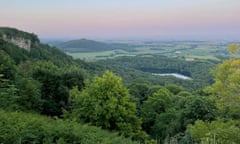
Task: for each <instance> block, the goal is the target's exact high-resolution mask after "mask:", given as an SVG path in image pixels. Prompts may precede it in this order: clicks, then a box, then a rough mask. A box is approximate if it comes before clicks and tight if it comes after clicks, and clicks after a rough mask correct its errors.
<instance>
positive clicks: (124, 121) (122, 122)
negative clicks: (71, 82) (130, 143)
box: [70, 71, 144, 138]
mask: <svg viewBox="0 0 240 144" xmlns="http://www.w3.org/2000/svg"><path fill="white" fill-rule="evenodd" d="M70 96H71V99H72V101H73V103H74V104H73V116H74V117H77V118H80V120H83V121H84V122H88V123H90V124H92V125H95V126H99V127H102V128H104V129H109V130H115V131H119V132H120V134H123V135H124V136H127V137H134V138H138V137H141V136H142V135H144V133H142V132H141V120H140V119H139V118H138V117H137V116H136V115H135V113H136V105H135V104H134V103H132V102H129V100H130V95H129V93H128V90H127V89H126V88H125V87H124V86H123V85H122V82H121V78H119V77H117V76H116V75H114V74H113V73H112V72H109V71H106V72H105V73H104V74H103V76H102V77H95V78H94V79H93V81H92V83H91V84H89V85H87V86H86V88H85V89H84V90H83V91H82V92H81V93H80V92H79V91H78V89H77V88H74V89H73V90H71V92H70Z"/></svg>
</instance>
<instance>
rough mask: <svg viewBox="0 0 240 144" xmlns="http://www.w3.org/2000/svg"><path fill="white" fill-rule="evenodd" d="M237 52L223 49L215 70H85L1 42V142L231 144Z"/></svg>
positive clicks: (132, 62)
mask: <svg viewBox="0 0 240 144" xmlns="http://www.w3.org/2000/svg"><path fill="white" fill-rule="evenodd" d="M1 33H9V37H14V36H19V35H21V36H22V37H25V38H30V39H31V38H32V39H35V40H36V36H35V35H33V34H29V33H25V32H22V31H18V30H16V29H6V28H2V29H0V34H1ZM238 52H239V50H238V46H237V45H231V46H229V53H230V56H231V58H230V59H229V60H224V61H222V62H221V63H217V62H215V61H208V60H205V61H194V62H185V61H183V60H181V59H178V58H168V57H163V56H155V55H153V56H151V57H121V58H117V59H113V60H111V61H110V60H105V61H99V62H94V63H87V62H84V61H82V60H74V59H72V58H71V57H70V56H67V55H66V54H65V53H63V52H61V51H60V50H59V49H57V48H53V47H50V46H48V45H45V44H41V43H40V42H39V40H38V39H37V40H36V41H35V42H34V43H33V45H32V47H31V51H30V52H28V51H25V50H24V49H21V48H19V47H17V46H15V45H13V44H11V43H8V42H6V41H4V40H1V39H0V143H4V144H5V143H6V144H8V143H9V144H12V143H26V144H27V143H59V144H60V143H61V144H63V143H83V144H95V143H117V144H119V143H122V144H127V143H129V144H130V143H160V144H163V143H171V144H174V143H179V144H181V143H182V144H186V143H189V144H193V143H210V144H229V143H232V144H237V143H239V141H240V115H239V114H240V111H239V110H240V105H239V104H240V97H239V93H240V83H239V82H240V69H239V68H240V60H239V53H238ZM155 71H156V72H161V71H167V72H172V71H173V72H179V73H182V74H185V75H188V76H191V77H192V78H193V80H192V81H184V80H177V79H175V78H172V77H169V78H162V77H154V76H151V72H155Z"/></svg>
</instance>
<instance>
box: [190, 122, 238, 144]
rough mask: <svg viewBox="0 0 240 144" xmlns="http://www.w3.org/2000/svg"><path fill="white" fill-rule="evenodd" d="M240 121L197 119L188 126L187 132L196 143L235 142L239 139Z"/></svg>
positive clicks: (227, 143) (218, 143)
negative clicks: (206, 120) (205, 120)
mask: <svg viewBox="0 0 240 144" xmlns="http://www.w3.org/2000/svg"><path fill="white" fill-rule="evenodd" d="M239 124H240V121H228V122H224V120H222V119H219V120H216V121H213V122H204V121H202V120H197V121H196V122H195V124H194V125H189V126H188V132H189V133H190V134H191V136H192V137H193V138H194V141H195V142H198V143H204V144H205V143H209V144H237V143H239V141H240V127H239Z"/></svg>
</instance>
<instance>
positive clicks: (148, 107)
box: [141, 88, 173, 136]
mask: <svg viewBox="0 0 240 144" xmlns="http://www.w3.org/2000/svg"><path fill="white" fill-rule="evenodd" d="M172 100H173V97H172V94H171V93H170V92H169V91H168V90H167V89H165V88H161V89H159V90H158V91H157V92H155V93H153V95H151V96H149V97H148V99H147V100H146V101H145V102H144V104H143V108H142V109H141V117H142V119H143V129H144V130H145V131H146V132H147V133H149V134H151V135H152V136H155V135H161V133H158V132H157V133H155V132H154V131H155V130H156V129H158V128H157V127H156V124H157V117H159V116H161V114H162V113H165V112H166V111H167V109H168V108H170V107H171V106H172V104H173V103H172V102H173V101H172Z"/></svg>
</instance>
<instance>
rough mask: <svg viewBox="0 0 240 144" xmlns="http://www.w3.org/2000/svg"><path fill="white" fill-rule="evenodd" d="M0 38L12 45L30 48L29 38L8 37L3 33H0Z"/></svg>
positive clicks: (28, 49)
mask: <svg viewBox="0 0 240 144" xmlns="http://www.w3.org/2000/svg"><path fill="white" fill-rule="evenodd" d="M1 39H3V40H4V41H7V42H9V43H12V44H14V45H17V46H18V47H20V48H23V49H25V50H27V51H30V50H31V40H29V39H25V38H23V37H8V36H7V35H5V34H3V35H2V37H1Z"/></svg>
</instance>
